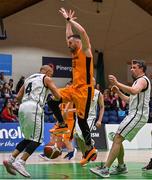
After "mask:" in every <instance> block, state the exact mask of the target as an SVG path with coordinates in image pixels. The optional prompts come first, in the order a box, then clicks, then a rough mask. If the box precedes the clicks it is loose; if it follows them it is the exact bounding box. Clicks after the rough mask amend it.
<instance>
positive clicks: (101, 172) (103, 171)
mask: <svg viewBox="0 0 152 180" xmlns="http://www.w3.org/2000/svg"><path fill="white" fill-rule="evenodd" d="M90 171H91V172H92V173H94V174H96V175H98V176H100V177H102V178H109V177H110V173H109V169H108V168H106V167H103V168H101V167H95V168H90Z"/></svg>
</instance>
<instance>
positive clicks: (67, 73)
mask: <svg viewBox="0 0 152 180" xmlns="http://www.w3.org/2000/svg"><path fill="white" fill-rule="evenodd" d="M42 64H43V65H45V64H48V65H49V64H53V65H54V74H53V77H63V78H71V77H72V59H71V58H61V57H42Z"/></svg>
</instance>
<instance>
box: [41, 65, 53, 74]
mask: <svg viewBox="0 0 152 180" xmlns="http://www.w3.org/2000/svg"><path fill="white" fill-rule="evenodd" d="M40 73H42V74H46V75H47V76H49V77H52V75H53V66H49V65H43V66H42V67H41V68H40Z"/></svg>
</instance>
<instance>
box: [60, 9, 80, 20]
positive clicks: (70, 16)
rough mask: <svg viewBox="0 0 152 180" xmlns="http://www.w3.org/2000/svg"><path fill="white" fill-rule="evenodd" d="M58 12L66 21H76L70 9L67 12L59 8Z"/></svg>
mask: <svg viewBox="0 0 152 180" xmlns="http://www.w3.org/2000/svg"><path fill="white" fill-rule="evenodd" d="M59 12H60V13H61V14H62V16H63V17H64V18H65V19H67V18H70V20H75V19H77V17H75V16H74V14H75V12H74V11H72V10H71V9H70V10H69V12H68V11H67V10H65V9H64V8H60V10H59Z"/></svg>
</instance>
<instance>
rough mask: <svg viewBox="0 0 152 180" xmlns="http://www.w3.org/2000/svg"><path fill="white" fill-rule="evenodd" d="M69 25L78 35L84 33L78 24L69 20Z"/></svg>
mask: <svg viewBox="0 0 152 180" xmlns="http://www.w3.org/2000/svg"><path fill="white" fill-rule="evenodd" d="M70 23H71V25H72V27H73V28H74V29H75V30H76V31H77V32H79V33H80V34H84V33H86V31H85V29H84V28H83V27H82V26H81V25H80V24H79V23H77V22H76V21H74V20H70Z"/></svg>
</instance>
